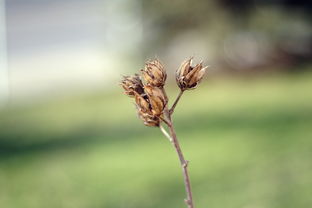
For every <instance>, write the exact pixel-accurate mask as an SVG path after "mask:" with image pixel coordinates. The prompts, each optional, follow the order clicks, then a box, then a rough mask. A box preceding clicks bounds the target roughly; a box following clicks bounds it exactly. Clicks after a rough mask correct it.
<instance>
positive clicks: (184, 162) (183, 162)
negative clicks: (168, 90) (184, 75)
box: [168, 93, 194, 208]
mask: <svg viewBox="0 0 312 208" xmlns="http://www.w3.org/2000/svg"><path fill="white" fill-rule="evenodd" d="M180 94H181V93H180ZM168 127H169V130H170V134H171V137H172V139H171V140H170V141H171V143H172V144H173V146H174V148H175V150H176V152H177V154H178V156H179V160H180V163H181V167H182V171H183V177H184V185H185V191H186V199H185V203H186V205H187V206H188V208H194V205H193V197H192V190H191V183H190V178H189V174H188V170H187V166H188V161H187V160H185V159H184V156H183V153H182V150H181V147H180V144H179V141H178V138H177V135H176V133H175V130H174V127H173V124H172V122H171V121H170V123H169V125H168Z"/></svg>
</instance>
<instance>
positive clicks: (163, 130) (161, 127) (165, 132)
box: [159, 125, 172, 142]
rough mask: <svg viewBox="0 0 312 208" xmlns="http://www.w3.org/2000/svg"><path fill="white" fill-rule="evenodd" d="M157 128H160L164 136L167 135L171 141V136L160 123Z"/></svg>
mask: <svg viewBox="0 0 312 208" xmlns="http://www.w3.org/2000/svg"><path fill="white" fill-rule="evenodd" d="M159 128H160V131H161V132H162V133H163V134H164V135H165V137H167V138H168V139H169V141H170V142H172V138H171V136H170V135H169V133H168V132H167V131H166V129H165V128H164V127H163V126H162V125H160V126H159Z"/></svg>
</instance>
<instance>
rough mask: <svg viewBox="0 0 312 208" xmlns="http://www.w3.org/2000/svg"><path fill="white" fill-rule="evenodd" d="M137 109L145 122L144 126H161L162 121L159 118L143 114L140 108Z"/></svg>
mask: <svg viewBox="0 0 312 208" xmlns="http://www.w3.org/2000/svg"><path fill="white" fill-rule="evenodd" d="M137 109H138V116H139V118H140V119H141V120H142V121H143V122H144V125H146V126H151V127H154V126H159V123H160V120H159V118H158V117H156V116H153V115H150V114H148V113H145V112H143V111H142V110H141V109H140V108H139V107H138V106H137Z"/></svg>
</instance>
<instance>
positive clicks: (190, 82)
mask: <svg viewBox="0 0 312 208" xmlns="http://www.w3.org/2000/svg"><path fill="white" fill-rule="evenodd" d="M192 60H193V58H190V59H187V60H186V61H184V62H183V63H182V64H181V66H180V68H179V69H178V70H177V71H176V81H177V84H178V86H179V87H180V89H181V90H183V91H184V90H188V89H194V88H196V87H197V85H198V84H199V83H200V81H201V80H202V78H203V77H204V75H205V72H206V69H207V67H203V64H202V62H200V63H199V64H196V65H195V66H194V67H193V66H192Z"/></svg>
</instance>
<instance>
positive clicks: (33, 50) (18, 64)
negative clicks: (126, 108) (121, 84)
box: [0, 0, 142, 103]
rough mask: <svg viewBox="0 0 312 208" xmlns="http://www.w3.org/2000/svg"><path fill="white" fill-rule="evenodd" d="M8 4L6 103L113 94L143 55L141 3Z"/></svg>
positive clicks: (47, 0)
mask: <svg viewBox="0 0 312 208" xmlns="http://www.w3.org/2000/svg"><path fill="white" fill-rule="evenodd" d="M0 1H2V3H3V4H2V5H4V0H0ZM5 4H6V5H5V7H4V8H3V6H2V11H1V20H0V21H3V22H6V27H5V25H4V24H1V27H2V28H1V29H3V30H5V29H6V31H2V36H0V37H1V39H0V45H1V49H0V54H1V57H0V58H1V65H0V67H1V68H0V69H1V74H0V76H1V77H0V81H1V84H0V88H1V89H0V91H1V94H0V96H1V98H0V99H1V100H5V99H7V98H9V100H10V103H14V102H25V101H26V102H29V101H30V100H36V99H37V98H42V97H44V98H47V97H53V96H58V95H60V94H70V93H72V92H81V91H89V90H96V89H103V88H108V89H109V88H111V86H115V85H117V84H116V83H117V80H118V79H119V78H120V74H122V73H123V69H125V66H126V65H128V64H133V61H130V60H129V59H127V58H128V57H131V56H134V57H135V56H140V53H139V52H140V47H138V46H139V45H140V44H141V39H142V23H141V19H142V18H141V5H140V3H139V2H138V1H136V0H133V1H125V0H116V1H115V0H114V1H108V0H104V1H103V0H88V1H84V0H63V1H62V0H27V1H25V0H7V1H6V2H5ZM4 12H5V13H6V15H4ZM4 17H6V21H5V20H4ZM4 35H6V39H5V36H4ZM6 49H7V50H6ZM6 54H7V56H6ZM125 57H126V58H125ZM121 60H123V61H121ZM6 61H7V66H8V67H6V64H5V62H6ZM128 62H129V63H128ZM128 67H129V66H128ZM130 68H131V66H130ZM6 72H8V74H6ZM6 81H7V83H6ZM6 87H7V89H6ZM6 93H8V95H6ZM33 98H35V99H33Z"/></svg>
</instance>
